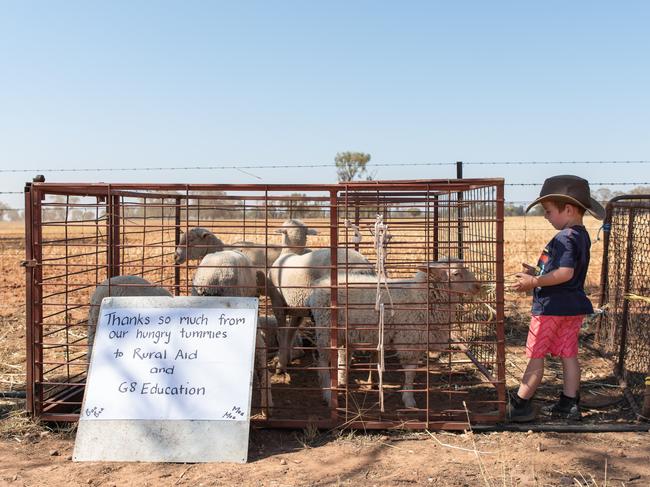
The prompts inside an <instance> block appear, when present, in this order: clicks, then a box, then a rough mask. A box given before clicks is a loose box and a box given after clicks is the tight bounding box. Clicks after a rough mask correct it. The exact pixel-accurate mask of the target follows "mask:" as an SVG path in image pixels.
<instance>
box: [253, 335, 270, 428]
mask: <svg viewBox="0 0 650 487" xmlns="http://www.w3.org/2000/svg"><path fill="white" fill-rule="evenodd" d="M261 337H262V333H261V332H260V331H258V335H257V340H256V343H255V376H254V377H255V379H256V382H257V386H258V387H259V389H260V408H261V409H262V415H263V416H264V417H266V416H267V414H268V416H270V415H271V408H272V407H273V397H272V395H271V388H270V385H269V384H270V381H269V368H268V366H267V364H266V346H265V345H264V341H263V339H262V338H261Z"/></svg>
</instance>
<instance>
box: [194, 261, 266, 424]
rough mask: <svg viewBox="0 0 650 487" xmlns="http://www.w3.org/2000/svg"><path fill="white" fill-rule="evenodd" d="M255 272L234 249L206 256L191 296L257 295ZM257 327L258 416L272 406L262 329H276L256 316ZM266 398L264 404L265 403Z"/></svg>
mask: <svg viewBox="0 0 650 487" xmlns="http://www.w3.org/2000/svg"><path fill="white" fill-rule="evenodd" d="M256 274H257V271H256V270H255V269H254V267H253V265H252V263H251V260H250V259H249V258H248V257H247V256H246V255H244V254H243V253H242V252H239V251H237V250H224V251H221V252H214V253H211V254H208V255H206V256H205V257H203V259H202V260H201V263H200V264H199V267H198V268H197V269H196V274H195V275H194V279H193V281H192V295H193V296H233V297H255V296H257V279H256ZM260 325H261V326H260V327H258V329H257V335H256V337H255V377H256V379H257V380H258V384H259V387H260V390H261V396H260V397H261V408H262V414H265V412H266V411H267V410H268V409H269V408H272V407H273V400H272V397H271V391H270V390H269V391H268V394H267V392H266V391H267V389H268V388H269V380H268V367H267V364H266V343H265V340H264V331H265V330H274V329H277V323H276V322H275V319H273V318H267V317H260ZM267 399H268V402H267Z"/></svg>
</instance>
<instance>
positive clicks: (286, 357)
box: [277, 316, 300, 374]
mask: <svg viewBox="0 0 650 487" xmlns="http://www.w3.org/2000/svg"><path fill="white" fill-rule="evenodd" d="M298 324H300V321H298V322H296V317H294V316H292V317H291V320H290V323H289V326H282V327H281V326H280V324H279V323H278V342H279V344H280V350H279V351H278V364H277V372H278V373H279V374H283V373H285V372H286V371H287V366H288V365H289V362H290V361H291V348H292V347H291V344H292V343H293V340H294V338H295V336H296V332H297V331H298V328H297V325H298Z"/></svg>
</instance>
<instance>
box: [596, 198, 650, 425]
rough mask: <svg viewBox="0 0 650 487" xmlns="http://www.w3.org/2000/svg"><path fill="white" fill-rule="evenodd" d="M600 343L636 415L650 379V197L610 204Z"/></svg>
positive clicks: (607, 217) (599, 326) (602, 285)
mask: <svg viewBox="0 0 650 487" xmlns="http://www.w3.org/2000/svg"><path fill="white" fill-rule="evenodd" d="M603 228H604V254H603V266H602V274H601V294H600V308H601V309H602V310H603V313H602V314H601V316H600V318H599V320H598V322H597V328H596V344H597V346H598V347H599V348H600V349H601V350H602V351H603V352H605V353H606V354H608V355H610V356H611V357H612V358H613V360H614V362H615V364H616V365H615V373H616V375H617V376H618V378H619V381H620V382H621V385H622V386H623V387H624V390H625V394H626V397H627V398H628V401H629V402H630V404H631V405H632V407H633V408H634V410H635V413H636V414H637V415H639V414H640V409H639V407H638V403H640V402H641V397H642V395H643V392H644V378H645V377H646V376H648V375H650V345H649V344H650V195H623V196H618V197H615V198H613V199H612V200H611V201H610V202H609V203H608V204H607V215H606V217H605V222H604V225H603Z"/></svg>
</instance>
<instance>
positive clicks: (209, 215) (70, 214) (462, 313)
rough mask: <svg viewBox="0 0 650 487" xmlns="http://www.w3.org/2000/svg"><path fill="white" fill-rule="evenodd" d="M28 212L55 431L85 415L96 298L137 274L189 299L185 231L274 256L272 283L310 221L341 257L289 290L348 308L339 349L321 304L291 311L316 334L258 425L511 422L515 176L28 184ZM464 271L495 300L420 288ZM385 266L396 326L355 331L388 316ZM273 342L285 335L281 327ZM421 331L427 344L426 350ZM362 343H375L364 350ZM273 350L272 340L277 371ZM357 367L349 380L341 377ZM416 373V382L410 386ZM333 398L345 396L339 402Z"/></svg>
mask: <svg viewBox="0 0 650 487" xmlns="http://www.w3.org/2000/svg"><path fill="white" fill-rule="evenodd" d="M25 203H26V204H25V208H26V211H25V213H26V215H25V216H26V218H25V222H26V233H25V235H26V261H25V263H24V264H25V267H26V286H27V293H26V296H27V303H26V306H27V310H26V311H27V318H26V326H27V332H26V337H27V407H28V408H29V410H30V412H31V413H32V414H33V415H35V416H38V417H40V418H42V419H44V420H52V421H74V420H76V419H77V418H78V413H79V409H80V405H81V400H82V397H83V390H84V385H85V379H86V369H87V365H88V345H89V341H88V316H89V311H90V310H91V299H90V298H91V295H92V293H93V292H94V291H95V289H96V288H97V286H98V285H99V284H100V283H102V282H103V281H104V280H106V279H108V278H111V277H114V276H121V275H136V276H140V277H143V278H144V279H146V280H147V281H149V283H151V285H155V286H160V287H163V288H165V289H166V290H167V291H169V292H170V293H171V294H173V295H176V296H179V295H190V294H191V293H192V278H193V275H194V273H195V272H196V268H197V265H198V263H199V262H198V261H192V260H185V261H184V262H180V263H179V262H177V261H176V260H177V259H176V260H175V258H176V257H177V256H176V254H175V251H176V249H177V247H178V248H181V247H182V246H183V245H186V246H187V245H188V244H187V243H185V244H182V243H181V242H182V241H183V240H182V238H183V235H186V236H188V235H190V234H191V231H192V229H193V228H197V227H200V228H203V229H206V230H208V231H210V232H211V233H212V234H214V235H216V236H218V238H219V239H220V241H221V242H223V244H224V248H228V247H233V248H242V247H244V248H245V249H246V248H248V249H257V251H261V252H262V254H263V255H264V256H265V257H266V259H267V260H266V261H264V263H263V264H261V272H263V275H264V276H270V273H269V270H270V269H271V268H272V266H273V265H274V263H273V262H272V261H270V260H269V258H270V257H269V256H270V255H272V254H273V252H275V253H277V252H286V250H284V251H283V250H282V246H283V241H282V235H281V234H278V233H276V232H277V231H278V230H281V229H282V226H283V223H285V222H286V221H287V220H288V219H294V220H296V219H300V220H301V221H302V222H304V224H305V225H306V226H307V227H308V228H310V229H311V232H310V233H314V232H317V233H318V235H314V236H310V237H308V240H307V243H306V245H307V247H308V249H305V250H304V253H305V254H306V253H308V252H311V253H314V252H317V253H319V254H318V255H324V254H323V253H326V254H327V256H329V257H328V258H329V261H328V263H327V265H314V266H313V267H312V268H310V270H311V271H318V272H319V273H320V274H319V275H320V277H322V278H323V279H325V280H324V281H318V282H316V280H314V279H312V280H311V281H307V282H306V283H302V284H298V285H295V286H289V287H288V289H290V288H291V287H293V288H294V289H299V290H301V291H302V293H303V294H304V296H311V295H313V294H314V292H316V291H318V290H319V289H323V287H325V288H327V290H328V292H329V301H328V303H327V304H328V305H327V306H325V307H324V308H327V309H328V310H331V311H333V310H338V311H339V312H338V313H337V312H332V313H331V322H330V323H329V324H328V325H327V326H324V328H326V333H328V334H329V336H330V337H331V340H330V343H328V344H327V345H328V346H327V347H324V346H323V343H322V341H321V343H320V345H319V344H318V339H317V338H316V336H317V335H319V333H318V332H319V330H318V328H316V327H315V325H314V322H313V319H310V318H313V316H314V311H315V309H317V308H314V307H312V308H310V303H311V302H310V301H309V299H307V301H305V303H302V304H301V305H300V306H299V305H290V304H288V303H287V302H283V304H282V306H281V307H282V309H283V311H284V312H285V313H286V315H287V317H288V319H287V325H286V327H288V326H289V324H288V323H289V322H290V321H291V318H292V317H296V316H298V317H302V318H303V320H302V321H303V325H302V327H301V331H300V332H299V341H297V342H295V343H294V344H293V358H292V360H291V361H290V362H289V363H288V364H287V367H286V369H287V374H285V375H273V376H272V377H271V381H270V382H271V385H270V386H269V388H268V389H263V390H259V387H257V386H256V390H254V394H253V397H254V403H253V411H252V414H253V415H255V414H256V413H261V412H262V411H261V409H260V402H259V396H260V394H269V395H272V398H273V404H274V405H273V408H272V410H271V411H264V412H266V413H267V417H266V418H263V417H262V416H261V415H258V417H257V418H258V419H255V420H256V421H259V422H260V424H264V425H267V426H274V427H305V426H307V425H314V426H318V427H333V426H344V425H346V426H350V427H364V428H387V427H402V428H449V429H451V428H465V427H467V422H468V418H469V420H470V421H472V422H498V421H501V420H503V417H504V411H505V365H504V355H505V354H504V329H503V180H501V179H459V180H422V181H421V180H417V181H371V182H359V183H347V184H343V183H341V184H335V185H207V184H206V185H180V184H155V185H152V184H62V183H45V182H35V183H28V184H27V186H26V189H25ZM378 222H380V223H381V225H382V226H383V227H382V228H384V229H385V231H386V232H387V233H386V235H389V236H390V238H389V239H387V240H385V241H384V243H383V246H382V244H381V242H379V243H378V238H379V236H378V235H377V228H379V227H378V226H377V223H378ZM357 237H360V240H359V238H357ZM179 243H180V247H179ZM186 250H187V249H186ZM206 250H210V251H212V250H218V249H206ZM293 250H295V249H292V251H293ZM342 250H343V251H345V250H347V251H349V252H347V253H345V252H344V255H346V256H350V255H360V256H362V258H363V259H364V260H367V263H368V265H369V266H370V267H369V268H371V269H372V271H371V272H369V273H367V276H366V278H364V282H365V287H367V288H368V289H367V292H366V291H364V292H363V293H361V291H358V290H356V291H355V290H354V289H353V288H354V285H353V284H352V282H349V281H351V279H352V278H351V277H348V276H350V274H352V273H354V264H353V263H352V262H351V261H350V258H349V257H345V258H343V259H341V257H339V258H335V256H336V255H337V254H338V253H339V252H341V251H342ZM281 255H283V254H281ZM378 260H380V261H381V262H380V264H382V265H381V266H380V267H377V264H378ZM457 260H460V262H461V265H462V267H463V268H464V269H466V270H467V271H469V275H470V276H471V281H472V282H473V283H474V284H476V287H477V289H478V287H480V293H463V292H456V291H453V289H452V290H451V291H450V288H449V286H451V284H450V283H449V282H448V283H447V288H444V289H446V291H440V289H441V288H436V289H435V290H433V288H432V286H433V285H432V284H425V286H426V289H427V290H425V291H424V292H422V285H421V284H413V280H414V279H415V278H414V276H416V275H417V274H416V273H417V271H418V269H420V270H423V269H424V270H425V271H428V272H431V268H430V267H429V265H426V264H427V263H432V262H438V265H439V266H442V267H443V268H446V271H447V275H448V276H449V275H450V272H451V267H452V266H453V265H457V264H458V263H457V262H456V261H457ZM306 265H307V267H308V268H309V266H310V264H306ZM423 266H424V267H423ZM259 267H260V265H258V268H259ZM379 268H381V273H380V274H381V276H382V277H385V281H382V283H381V284H382V285H383V286H384V287H383V288H382V289H384V291H380V292H379V294H380V297H379V298H378V299H379V301H382V304H383V305H384V308H385V315H384V316H385V317H386V318H385V321H386V324H385V325H384V328H383V329H380V328H379V323H378V322H374V323H373V322H368V323H365V331H361V332H360V331H359V329H361V328H359V329H357V330H356V331H355V330H353V328H354V326H353V325H355V326H356V325H358V323H359V320H358V319H356V321H355V318H358V316H359V313H362V312H363V311H360V310H361V309H363V308H366V311H367V310H369V309H371V308H372V307H373V306H375V304H376V298H377V290H376V288H377V280H378V278H377V269H379ZM298 270H299V269H298ZM421 275H422V274H420V276H421ZM368 276H370V277H368ZM449 279H451V278H449ZM467 280H469V279H467ZM323 282H325V283H326V284H325V285H324V284H323ZM461 283H462V282H461ZM269 285H270V278H269V280H267V281H266V282H265V283H264V284H262V285H260V283H258V289H257V294H259V295H260V314H261V317H263V319H262V321H260V323H261V324H260V327H262V328H264V327H266V326H267V325H268V323H270V322H271V321H272V320H273V316H274V314H276V312H277V311H278V304H277V302H275V303H274V302H272V300H271V299H269V297H268V296H269V295H270V294H271V293H270V292H269V289H268V286H269ZM438 286H444V283H443V284H438ZM357 287H359V286H358V285H357ZM409 287H416V288H418V289H419V290H420V291H419V294H418V292H414V294H413V296H415V297H414V298H413V299H412V301H413V302H407V301H409V300H408V299H406V300H402V301H401V303H393V304H392V305H391V303H390V301H389V300H388V298H389V296H388V295H389V294H390V290H391V289H395V291H394V292H393V294H394V295H396V296H397V295H398V294H400V293H402V295H406V296H407V298H408V296H411V295H410V294H408V293H409V292H410V291H408V290H407V291H404V289H408V288H409ZM400 289H401V290H400ZM454 289H455V288H454ZM253 292H255V291H254V290H253ZM382 292H384V293H388V294H385V295H382V294H381V293H382ZM355 293H360V294H355ZM470 294H471V295H470ZM353 295H354V296H362V298H359V299H360V300H361V301H362V302H354V301H350V296H353ZM365 296H369V297H368V298H367V299H366V297H365ZM382 296H383V297H382ZM436 296H437V297H436ZM440 296H443V298H442V299H441V298H440ZM370 298H371V299H370ZM418 299H419V301H418ZM285 301H286V300H285ZM366 301H367V302H366ZM443 301H444V303H443ZM414 310H415V311H414ZM423 310H424V312H423V313H421V314H422V315H423V316H424V319H422V320H420V321H419V322H417V323H414V322H413V316H414V313H416V312H422V311H423ZM370 313H371V314H372V313H373V311H371V312H370ZM441 314H442V316H444V317H445V319H444V320H440V318H439V317H440V316H441ZM372 316H378V312H377V313H375V314H374V315H372ZM389 316H390V317H389ZM435 317H438V318H437V319H436V318H435ZM373 320H374V318H373ZM373 320H370V321H373ZM443 321H444V322H443ZM283 323H284V322H281V323H280V330H279V331H278V336H280V335H281V333H282V331H283V330H284V329H285V327H284V326H283ZM441 330H442V331H441ZM265 331H267V337H269V336H270V334H271V330H265ZM321 331H322V330H321ZM411 332H412V333H420V335H417V336H421V337H425V338H423V339H422V340H421V341H420V343H414V340H413V338H412V337H413V336H414V335H411V336H410V335H409V333H411ZM354 333H356V335H354V336H355V337H356V338H357V339H358V338H359V337H361V338H362V340H357V341H355V339H354V338H353V334H354ZM441 336H443V337H445V339H444V340H441V339H440V337H441ZM321 337H322V333H321ZM364 337H365V338H364ZM384 337H392V338H394V340H392V342H391V343H386V344H384V346H383V347H382V346H381V345H379V343H378V342H379V341H382V340H383V339H384ZM431 337H437V338H436V339H435V340H433V339H432V338H431ZM364 339H365V341H364ZM269 340H270V339H269ZM321 340H322V339H321ZM434 341H435V343H434ZM378 345H379V349H378ZM273 347H274V345H272V344H271V343H269V341H268V340H267V344H266V345H265V350H264V351H265V352H267V356H268V359H269V362H268V367H269V370H270V368H271V367H272V364H273V357H274V355H275V352H276V350H275V349H274V348H273ZM339 349H343V350H345V353H346V354H347V355H346V357H347V360H346V361H345V363H338V362H337V357H338V355H337V351H338V350H339ZM406 352H413V353H410V354H409V353H406ZM324 354H326V355H327V356H328V357H329V359H330V360H329V365H328V366H327V369H328V371H329V372H330V377H331V381H330V383H329V386H328V385H327V384H325V385H323V383H321V382H319V374H320V372H321V371H322V370H323V368H322V367H319V366H318V357H319V356H320V357H322V356H324ZM405 357H408V358H409V359H408V360H407V359H406V358H405ZM378 367H379V368H378ZM341 371H344V372H345V375H346V380H345V382H344V383H339V380H338V377H339V376H340V373H339V372H341ZM409 371H413V372H414V373H415V379H414V381H413V383H412V384H409V385H408V388H407V387H406V382H405V376H406V374H405V372H409ZM323 389H326V390H327V391H329V392H330V396H329V401H328V402H325V401H324V397H325V395H324V393H323V392H324V391H323ZM404 392H410V393H412V394H413V397H414V398H415V406H413V405H411V406H410V407H406V406H405V404H404V400H403V396H404ZM254 418H255V416H254Z"/></svg>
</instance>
